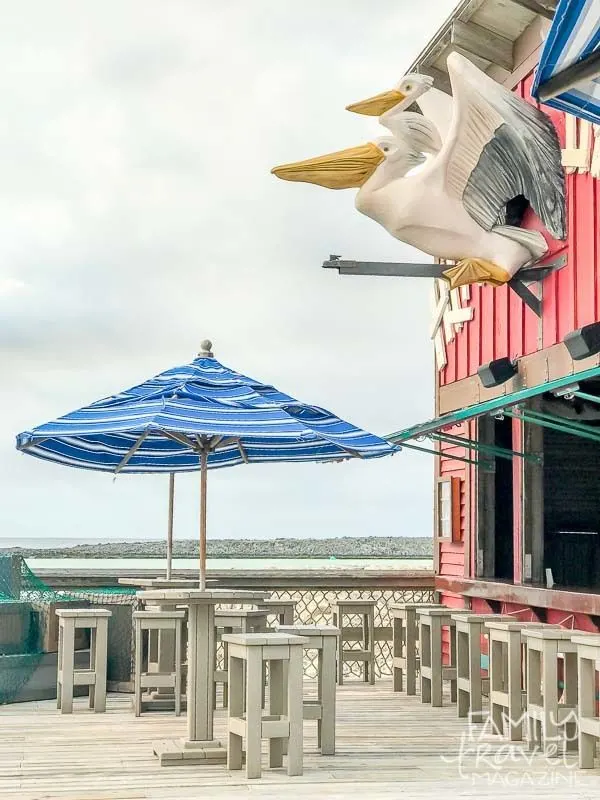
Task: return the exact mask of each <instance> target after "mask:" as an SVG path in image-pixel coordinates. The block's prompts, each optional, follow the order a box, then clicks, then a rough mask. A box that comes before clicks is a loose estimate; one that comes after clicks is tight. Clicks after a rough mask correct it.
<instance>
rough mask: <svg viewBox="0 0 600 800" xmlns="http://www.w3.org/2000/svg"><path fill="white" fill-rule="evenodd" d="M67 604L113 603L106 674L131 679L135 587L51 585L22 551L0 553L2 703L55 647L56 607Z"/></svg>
mask: <svg viewBox="0 0 600 800" xmlns="http://www.w3.org/2000/svg"><path fill="white" fill-rule="evenodd" d="M70 604H75V605H79V606H88V605H94V606H110V607H111V611H112V617H111V622H110V624H109V659H108V665H107V666H108V678H109V680H114V681H124V682H126V681H129V680H130V678H131V658H132V655H131V654H132V641H131V636H132V631H131V612H132V611H133V608H134V607H135V606H136V604H137V600H136V597H135V589H133V588H129V587H109V586H107V587H95V588H93V589H88V588H74V589H69V591H63V590H55V589H52V588H51V587H50V586H48V585H47V584H46V583H44V581H43V580H41V578H39V577H38V576H37V575H35V574H34V573H33V572H32V571H31V570H30V569H29V567H28V565H27V563H26V562H25V560H24V559H23V558H22V557H21V556H18V555H12V554H0V704H2V703H10V702H12V701H14V700H15V699H17V698H18V697H19V695H20V694H21V692H22V690H23V688H24V687H25V686H26V684H27V683H28V682H29V680H30V679H31V677H32V675H33V673H34V672H35V671H36V669H37V668H38V666H39V664H40V662H41V660H42V658H43V656H44V653H45V652H46V651H47V648H48V647H50V648H51V649H52V650H55V649H56V648H55V641H56V636H55V630H56V628H55V612H56V608H62V607H65V606H68V605H70Z"/></svg>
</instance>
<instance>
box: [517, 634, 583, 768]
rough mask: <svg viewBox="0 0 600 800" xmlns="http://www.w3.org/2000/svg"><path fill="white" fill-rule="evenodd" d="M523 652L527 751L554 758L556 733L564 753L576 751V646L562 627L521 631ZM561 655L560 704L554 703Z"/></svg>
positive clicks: (571, 636)
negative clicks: (562, 664) (525, 667)
mask: <svg viewBox="0 0 600 800" xmlns="http://www.w3.org/2000/svg"><path fill="white" fill-rule="evenodd" d="M522 638H523V642H524V644H525V647H526V650H527V707H526V714H527V738H528V740H529V749H530V750H533V749H536V748H537V747H538V746H539V747H543V749H544V752H545V753H546V754H547V755H558V739H559V731H560V732H561V733H562V737H561V738H562V739H563V742H564V745H565V750H575V749H577V724H576V717H577V645H576V644H574V643H573V641H572V638H573V631H569V630H565V629H564V628H532V629H531V630H524V631H523V634H522ZM560 656H562V658H563V661H564V670H563V681H564V690H563V702H562V703H559V702H558V659H559V657H560Z"/></svg>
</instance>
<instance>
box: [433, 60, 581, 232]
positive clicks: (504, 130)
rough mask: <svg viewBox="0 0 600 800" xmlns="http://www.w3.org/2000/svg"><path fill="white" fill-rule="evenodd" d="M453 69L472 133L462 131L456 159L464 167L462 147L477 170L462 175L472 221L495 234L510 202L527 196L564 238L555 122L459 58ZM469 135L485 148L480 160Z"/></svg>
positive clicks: (562, 181)
mask: <svg viewBox="0 0 600 800" xmlns="http://www.w3.org/2000/svg"><path fill="white" fill-rule="evenodd" d="M448 68H449V71H450V75H451V78H452V86H453V89H454V90H455V91H454V95H455V98H456V97H457V95H458V94H460V95H461V100H462V101H463V102H462V104H461V105H462V109H463V114H462V116H463V117H466V118H467V126H466V127H467V128H471V131H469V130H464V127H465V126H464V125H463V126H461V127H462V128H463V130H461V131H459V133H461V134H462V135H461V136H460V137H459V138H461V139H462V143H461V142H456V143H455V151H457V152H455V153H453V154H452V158H453V159H454V158H457V159H458V161H459V162H460V161H461V152H460V151H461V148H465V147H466V148H467V149H470V151H471V152H470V153H469V154H468V155H470V158H468V159H467V160H468V161H470V162H471V165H472V169H471V170H470V172H469V174H468V175H467V174H466V170H460V171H461V172H462V173H463V175H462V180H461V181H460V183H461V186H460V189H461V190H462V200H463V203H464V206H465V208H466V209H467V211H468V212H469V214H470V215H471V217H473V219H474V220H475V221H476V222H477V223H478V224H479V225H481V227H482V228H484V229H485V230H491V229H492V228H493V227H494V226H495V225H497V224H498V223H499V221H500V222H502V219H503V212H504V207H505V206H506V203H507V202H508V201H509V200H512V198H513V197H516V196H517V195H520V194H522V195H524V196H525V197H526V198H527V200H529V203H530V205H531V207H532V208H533V210H534V211H535V213H536V214H537V215H538V217H539V218H540V219H541V221H542V222H543V223H544V225H545V226H546V228H547V229H548V231H549V232H550V233H551V234H552V236H554V238H556V239H564V238H565V236H566V220H565V218H566V212H565V178H564V172H563V168H562V165H561V150H560V144H559V141H558V136H557V134H556V130H555V128H554V125H553V124H552V122H551V121H550V119H549V118H548V117H547V116H546V115H545V114H543V113H542V112H541V111H539V110H538V109H537V108H535V106H532V105H530V104H529V103H526V102H525V101H524V100H522V99H521V98H520V97H518V96H517V95H515V94H513V93H512V92H509V91H508V90H507V89H505V88H504V87H503V86H500V84H498V83H496V82H495V81H494V80H492V79H491V78H489V77H488V76H487V75H485V74H484V73H482V72H480V71H479V70H478V69H477V68H476V67H474V66H473V65H472V64H471V63H470V62H469V61H467V59H465V58H464V57H462V56H460V55H459V54H458V53H453V54H452V55H450V56H449V57H448ZM465 94H466V97H465ZM465 101H466V102H465ZM465 134H467V135H470V136H471V138H473V139H475V141H476V142H477V145H478V146H479V147H480V148H481V149H480V151H479V157H478V158H477V159H476V161H475V159H474V158H473V156H474V153H473V147H472V146H471V147H470V148H469V145H468V144H466V142H465V138H464V137H465ZM486 139H487V141H486ZM463 160H464V158H463ZM473 162H475V163H474V164H473ZM454 188H455V190H456V189H459V186H458V185H455V187H454Z"/></svg>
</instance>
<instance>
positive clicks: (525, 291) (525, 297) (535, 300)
mask: <svg viewBox="0 0 600 800" xmlns="http://www.w3.org/2000/svg"><path fill="white" fill-rule="evenodd" d="M508 285H509V286H510V288H511V289H512V290H513V292H514V293H515V294H516V295H517V296H518V297H520V298H521V300H522V301H523V302H524V303H525V305H526V306H528V307H529V308H530V309H531V310H532V311H533V313H534V314H535V315H536V316H538V317H541V316H542V301H541V300H540V298H539V297H536V295H535V294H534V293H533V292H532V291H531V289H529V288H528V287H527V286H525V284H524V283H523V281H522V280H521V279H520V278H519V273H517V274H516V275H515V276H514V277H513V278H511V279H510V281H509V282H508Z"/></svg>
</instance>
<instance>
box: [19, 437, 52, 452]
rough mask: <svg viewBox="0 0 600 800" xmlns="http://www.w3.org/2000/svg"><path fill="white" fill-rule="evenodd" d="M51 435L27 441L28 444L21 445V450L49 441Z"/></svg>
mask: <svg viewBox="0 0 600 800" xmlns="http://www.w3.org/2000/svg"><path fill="white" fill-rule="evenodd" d="M51 438H52V437H51V436H44V437H43V438H42V439H36V440H34V441H31V442H27V443H26V444H21V445H19V450H28V449H29V448H30V447H37V446H38V445H39V444H44V442H47V441H48V439H51Z"/></svg>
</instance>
